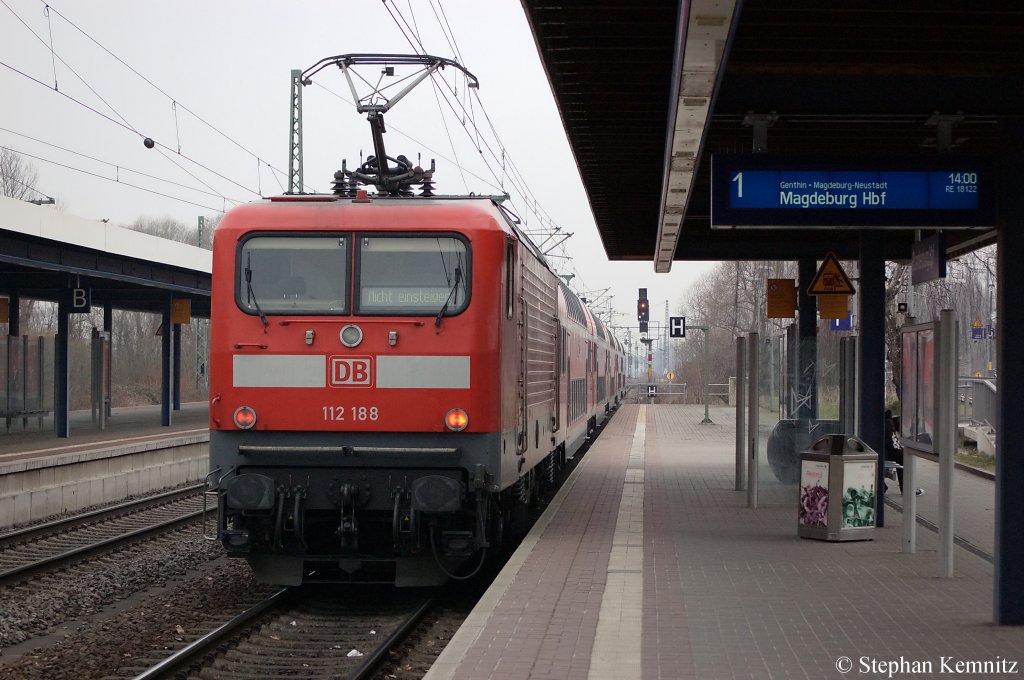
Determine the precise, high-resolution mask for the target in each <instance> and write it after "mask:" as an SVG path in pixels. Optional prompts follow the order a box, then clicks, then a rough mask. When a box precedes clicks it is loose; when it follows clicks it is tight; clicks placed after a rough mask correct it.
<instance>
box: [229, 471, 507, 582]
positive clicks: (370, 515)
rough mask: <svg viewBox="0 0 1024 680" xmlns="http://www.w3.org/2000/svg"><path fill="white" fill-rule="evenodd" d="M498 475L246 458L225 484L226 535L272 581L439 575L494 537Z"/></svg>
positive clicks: (454, 574) (451, 572)
mask: <svg viewBox="0 0 1024 680" xmlns="http://www.w3.org/2000/svg"><path fill="white" fill-rule="evenodd" d="M489 478H490V475H489V473H487V472H486V470H485V468H484V466H482V465H481V466H477V468H476V470H475V471H474V472H473V474H472V475H470V474H469V473H468V472H467V471H466V470H464V469H436V468H433V469H423V470H415V469H401V470H393V469H386V468H379V469H373V468H359V469H344V470H337V469H335V470H331V469H327V470H325V469H312V468H310V469H307V470H302V469H301V468H294V467H291V468H287V469H282V468H275V467H270V466H268V467H239V468H236V469H234V470H232V471H231V472H229V473H228V474H226V475H224V476H223V477H221V478H220V481H219V483H218V484H217V489H218V491H217V503H218V518H219V525H218V536H219V538H220V540H221V542H222V543H223V545H224V548H225V550H226V551H227V553H228V555H229V556H234V557H245V558H246V559H247V560H248V561H249V563H250V565H251V566H252V568H253V571H254V573H255V575H256V578H257V579H258V580H259V581H262V582H266V583H275V584H280V585H298V584H301V583H304V582H313V581H319V582H363V583H381V582H384V583H394V584H395V585H399V586H422V585H437V584H440V583H443V582H444V581H446V580H447V579H449V578H460V577H462V576H463V574H464V572H466V571H471V570H472V571H475V569H474V567H473V565H471V566H470V568H469V569H466V568H464V567H463V565H464V563H466V562H467V561H468V560H469V558H471V557H473V556H474V555H479V562H480V564H482V562H483V559H484V556H485V555H486V548H487V547H488V537H487V535H486V534H487V530H486V527H488V511H489V509H490V508H491V506H492V505H494V504H493V503H491V502H490V496H491V495H492V494H491V493H490V491H489V489H490V488H491V485H490V481H491V480H490V479H489Z"/></svg>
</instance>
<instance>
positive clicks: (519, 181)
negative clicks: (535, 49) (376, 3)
mask: <svg viewBox="0 0 1024 680" xmlns="http://www.w3.org/2000/svg"><path fill="white" fill-rule="evenodd" d="M392 4H393V5H394V0H392ZM384 6H385V9H387V11H388V14H390V15H391V17H392V20H393V21H394V22H395V24H396V26H397V27H398V29H399V31H401V33H402V35H403V37H404V38H405V40H406V42H408V43H409V46H410V47H412V49H413V50H414V51H417V52H418V53H421V54H426V53H427V50H426V48H425V46H424V45H423V43H422V41H421V40H420V39H419V37H418V36H417V35H416V33H415V31H414V30H413V29H412V27H411V26H410V25H409V22H408V20H406V18H405V17H404V16H403V15H402V12H401V10H400V9H399V8H398V7H397V5H396V6H395V7H394V12H392V11H391V9H390V8H388V5H387V0H384ZM396 13H397V16H396ZM410 33H411V34H412V35H413V36H414V37H415V38H416V40H415V41H414V40H413V38H412V37H410ZM417 44H418V45H417ZM432 80H433V81H434V82H435V84H436V79H433V78H432ZM441 82H443V83H444V84H445V85H446V86H447V87H448V89H449V91H451V92H452V94H453V95H454V96H455V100H456V103H458V104H459V105H460V107H461V108H462V111H463V114H467V113H468V112H467V111H466V109H465V107H464V106H462V104H461V103H460V102H458V97H457V93H455V92H454V90H453V89H452V88H451V86H450V84H449V83H448V82H447V81H446V80H444V79H443V78H442V79H441ZM474 95H475V97H476V99H477V103H478V105H479V107H480V110H481V112H482V113H483V114H484V117H485V120H487V123H488V126H489V127H490V129H491V134H492V135H493V136H494V139H495V141H496V142H497V143H498V144H499V145H500V147H501V148H502V149H503V150H504V149H505V145H504V144H503V143H502V142H501V138H500V137H499V136H498V134H497V130H496V129H495V127H494V124H493V122H492V121H491V120H490V116H488V115H487V112H486V108H485V107H484V105H483V101H482V100H481V99H480V95H479V93H478V92H475V93H474ZM445 102H446V103H447V104H448V106H449V108H451V109H452V113H454V114H455V115H456V117H459V116H458V112H457V111H456V110H455V107H454V105H453V104H452V102H451V99H449V98H448V97H446V98H445ZM469 121H470V124H471V125H472V126H473V128H474V129H475V130H477V132H478V133H479V127H478V126H477V125H476V120H475V117H470V119H469ZM463 128H464V129H466V130H467V133H468V132H469V130H468V129H467V128H466V126H465V124H463ZM470 139H471V141H474V144H475V146H476V148H477V151H478V152H479V153H480V154H481V156H482V157H483V155H484V152H483V149H486V150H487V152H488V153H490V155H491V157H492V158H493V159H494V160H495V162H500V156H499V154H498V152H496V151H495V150H494V149H493V148H492V147H491V146H490V144H489V143H488V142H487V140H486V139H483V140H482V141H483V144H482V146H481V145H480V144H479V139H480V137H479V134H478V137H477V140H473V137H472V135H470ZM482 160H483V161H484V164H485V165H486V166H487V169H488V170H489V171H490V172H491V174H492V175H493V176H494V178H495V181H496V182H499V184H502V183H501V180H500V178H499V175H498V173H497V172H495V170H494V168H493V167H491V165H490V163H489V162H488V161H487V159H486V158H482ZM509 165H510V167H511V168H512V169H513V170H514V174H513V175H510V176H509V179H510V181H512V184H513V186H514V187H515V189H516V191H517V192H518V193H519V194H520V195H521V196H522V197H523V199H524V201H525V203H526V205H525V208H526V209H527V210H529V209H530V199H531V198H532V199H533V205H534V210H533V211H534V213H535V214H537V215H538V217H541V214H540V213H541V211H542V212H543V213H544V215H543V217H546V218H547V219H548V220H549V221H551V222H553V220H552V219H551V217H550V215H549V214H547V212H546V211H544V210H543V209H542V208H540V202H539V201H538V200H537V199H536V196H535V195H534V193H533V191H532V190H531V189H530V188H529V185H528V184H526V182H525V180H524V178H523V177H522V174H521V173H520V172H519V170H518V168H517V166H516V165H515V163H514V162H512V160H511V158H510V159H509ZM502 186H503V184H502Z"/></svg>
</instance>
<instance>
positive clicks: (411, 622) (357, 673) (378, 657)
mask: <svg viewBox="0 0 1024 680" xmlns="http://www.w3.org/2000/svg"><path fill="white" fill-rule="evenodd" d="M435 604H436V600H435V598H433V597H430V598H427V599H426V601H424V602H423V604H421V605H420V606H419V607H417V608H416V611H414V612H413V613H412V614H411V615H410V616H409V618H407V619H406V620H405V622H404V623H402V625H400V626H399V627H398V628H397V629H395V631H394V632H393V633H391V635H389V636H387V638H386V639H385V640H384V642H382V643H381V644H380V645H379V646H378V647H377V648H376V649H375V650H373V653H372V654H369V655H368V656H367V657H366V658H365V659H364V660H363V662H362V663H361V664H359V666H358V667H356V669H355V670H353V671H352V672H351V673H349V675H348V680H366V678H369V677H371V676H372V674H373V673H374V672H375V671H376V670H377V667H378V666H379V665H380V664H381V662H383V661H384V658H385V657H386V656H387V653H388V652H389V651H391V648H392V647H394V646H395V645H397V644H398V643H399V642H401V641H402V640H404V639H405V637H406V636H407V635H408V634H409V633H410V632H412V629H413V628H415V627H416V625H417V624H418V623H419V622H420V621H421V620H422V619H423V617H424V616H426V614H427V612H428V611H430V610H431V609H432V608H433V607H434V605H435Z"/></svg>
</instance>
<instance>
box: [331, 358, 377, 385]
mask: <svg viewBox="0 0 1024 680" xmlns="http://www.w3.org/2000/svg"><path fill="white" fill-rule="evenodd" d="M330 378H331V381H330V382H331V385H332V386H334V387H350V386H353V385H372V384H373V359H372V358H370V357H331V376H330Z"/></svg>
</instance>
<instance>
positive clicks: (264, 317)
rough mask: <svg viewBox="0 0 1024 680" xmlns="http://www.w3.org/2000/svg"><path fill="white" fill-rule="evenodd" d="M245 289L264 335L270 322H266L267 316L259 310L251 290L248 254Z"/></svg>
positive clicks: (250, 254)
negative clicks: (261, 324) (258, 317)
mask: <svg viewBox="0 0 1024 680" xmlns="http://www.w3.org/2000/svg"><path fill="white" fill-rule="evenodd" d="M245 289H246V291H247V292H248V295H249V301H250V302H252V304H253V306H254V307H256V313H257V314H259V315H260V321H262V322H263V332H264V333H266V332H267V328H269V327H270V322H269V321H267V315H266V314H264V313H263V310H262V309H260V301H259V300H257V299H256V293H254V292H253V290H252V253H249V258H248V259H247V260H246V262H245Z"/></svg>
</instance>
